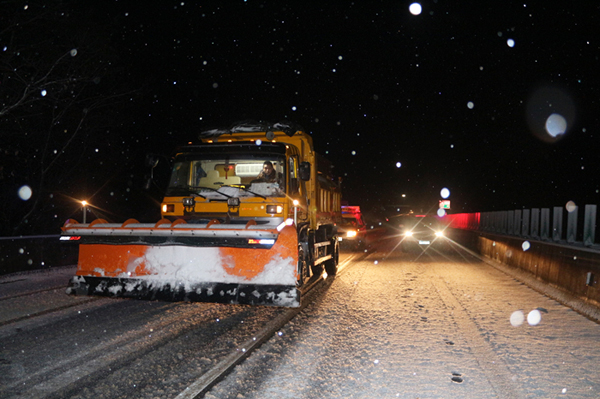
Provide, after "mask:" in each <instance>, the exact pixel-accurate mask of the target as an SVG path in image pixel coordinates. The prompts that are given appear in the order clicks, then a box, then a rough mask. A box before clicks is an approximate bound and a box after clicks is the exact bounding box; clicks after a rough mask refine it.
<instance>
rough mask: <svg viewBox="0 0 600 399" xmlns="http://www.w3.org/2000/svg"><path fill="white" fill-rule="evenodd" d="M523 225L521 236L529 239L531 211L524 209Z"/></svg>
mask: <svg viewBox="0 0 600 399" xmlns="http://www.w3.org/2000/svg"><path fill="white" fill-rule="evenodd" d="M522 223H523V224H522V229H521V235H522V236H523V237H529V209H523V220H522Z"/></svg>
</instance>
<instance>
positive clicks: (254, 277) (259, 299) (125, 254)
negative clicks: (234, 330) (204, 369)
mask: <svg viewBox="0 0 600 399" xmlns="http://www.w3.org/2000/svg"><path fill="white" fill-rule="evenodd" d="M62 230H63V231H62V234H61V240H69V241H78V242H79V260H78V264H77V272H76V275H75V276H74V277H73V278H72V279H71V281H70V283H69V287H68V288H67V293H68V294H75V295H100V296H113V297H123V298H138V299H147V300H155V299H156V300H167V301H192V302H215V303H229V304H249V305H271V306H285V307H298V306H300V296H301V293H300V291H299V290H298V288H297V284H296V282H297V281H298V238H297V234H296V230H295V228H294V227H293V226H285V227H283V228H282V229H281V231H279V230H278V229H277V228H276V227H275V226H259V225H256V223H253V222H249V223H248V224H246V225H245V226H244V225H241V226H240V225H224V224H219V223H218V222H211V223H207V224H191V223H190V224H187V223H185V222H184V221H183V220H176V221H175V222H173V223H171V222H170V221H168V220H161V221H160V222H158V223H156V224H143V223H138V222H137V221H135V220H129V221H127V222H125V223H123V224H111V223H106V222H105V221H104V220H96V221H94V222H92V223H91V224H89V225H87V224H78V223H77V222H74V221H67V223H66V224H65V226H64V227H63V228H62Z"/></svg>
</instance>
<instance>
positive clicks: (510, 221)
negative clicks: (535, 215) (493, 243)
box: [506, 211, 515, 236]
mask: <svg viewBox="0 0 600 399" xmlns="http://www.w3.org/2000/svg"><path fill="white" fill-rule="evenodd" d="M514 222H515V211H507V212H506V234H508V235H509V236H512V235H514V234H515V229H514V226H515V224H514Z"/></svg>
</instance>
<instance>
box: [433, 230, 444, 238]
mask: <svg viewBox="0 0 600 399" xmlns="http://www.w3.org/2000/svg"><path fill="white" fill-rule="evenodd" d="M435 235H436V236H438V237H443V236H444V232H443V231H436V232H435Z"/></svg>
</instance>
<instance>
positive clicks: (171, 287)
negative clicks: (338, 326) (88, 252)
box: [66, 276, 301, 308]
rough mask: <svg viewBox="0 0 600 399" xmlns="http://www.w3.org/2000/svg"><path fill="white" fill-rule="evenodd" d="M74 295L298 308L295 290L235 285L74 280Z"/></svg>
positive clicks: (269, 286)
mask: <svg viewBox="0 0 600 399" xmlns="http://www.w3.org/2000/svg"><path fill="white" fill-rule="evenodd" d="M66 293H67V294H71V295H98V296H108V297H120V298H135V299H145V300H162V301H188V302H213V303H227V304H244V305H266V306H282V307H292V308H295V307H299V306H300V296H301V293H300V291H299V290H298V289H297V288H296V287H295V286H287V285H262V284H261V285H253V284H236V283H195V284H190V283H189V282H186V283H182V282H177V281H174V282H165V281H152V280H150V279H148V280H146V279H144V280H141V279H129V278H109V277H108V278H107V277H89V276H75V277H73V278H71V280H70V282H69V286H68V288H67V290H66Z"/></svg>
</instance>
